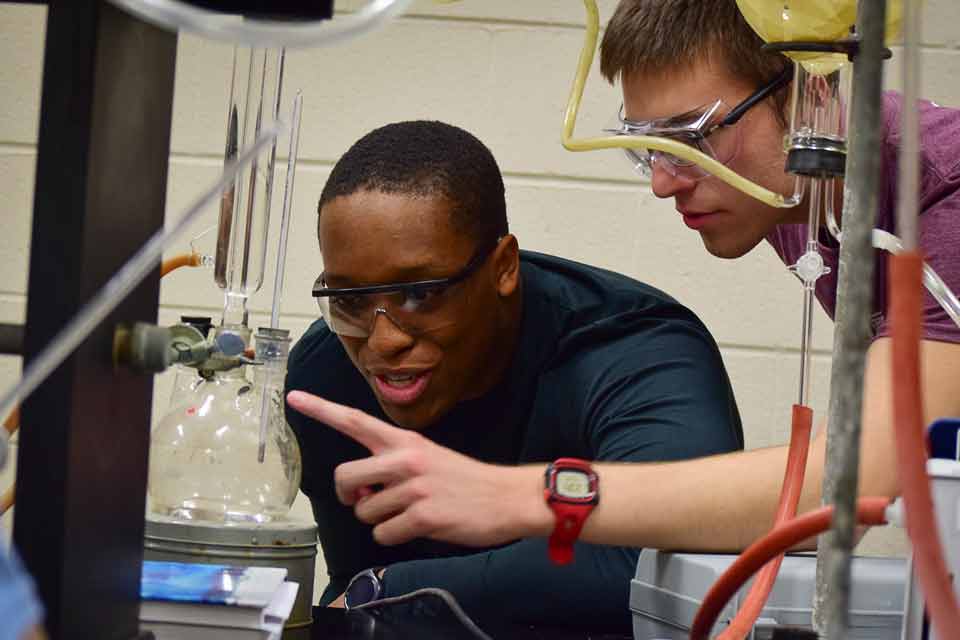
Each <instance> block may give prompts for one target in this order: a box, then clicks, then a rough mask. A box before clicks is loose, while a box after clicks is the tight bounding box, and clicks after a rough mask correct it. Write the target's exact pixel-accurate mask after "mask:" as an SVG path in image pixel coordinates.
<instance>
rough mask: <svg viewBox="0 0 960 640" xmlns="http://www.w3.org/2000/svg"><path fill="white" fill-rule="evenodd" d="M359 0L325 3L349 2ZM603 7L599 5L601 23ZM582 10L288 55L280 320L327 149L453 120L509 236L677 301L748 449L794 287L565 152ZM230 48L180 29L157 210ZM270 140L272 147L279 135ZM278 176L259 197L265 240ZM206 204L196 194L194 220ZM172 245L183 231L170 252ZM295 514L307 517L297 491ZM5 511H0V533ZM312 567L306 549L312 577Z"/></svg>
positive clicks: (522, 7) (184, 192)
mask: <svg viewBox="0 0 960 640" xmlns="http://www.w3.org/2000/svg"><path fill="white" fill-rule="evenodd" d="M344 4H345V6H344ZM359 4H360V3H359V2H357V1H351V2H348V3H340V2H338V5H337V6H338V7H341V8H342V9H343V10H347V11H349V10H350V9H353V8H355V7H357V6H358V5H359ZM615 4H616V2H615V0H601V1H600V9H601V19H602V20H603V21H604V22H605V21H606V19H607V18H608V17H609V16H610V14H611V12H612V10H613V8H614V6H615ZM956 17H957V8H956V6H955V5H954V3H953V2H951V0H929V1H928V3H927V16H926V25H927V26H926V32H925V37H924V42H925V43H926V44H925V50H924V65H925V66H924V72H923V88H924V94H925V95H926V96H927V97H930V98H933V99H935V100H937V101H939V102H941V103H942V104H946V105H954V106H956V105H958V104H960V92H958V89H957V87H958V86H960V83H958V82H957V79H958V78H960V74H958V72H957V69H958V63H960V51H958V50H957V49H958V42H960V31H957V30H956V29H955V28H953V25H954V24H955V23H956V20H955V18H956ZM582 20H583V16H582V6H581V3H580V2H576V1H575V0H567V1H565V2H557V1H555V0H528V1H525V2H513V1H511V0H485V1H482V2H481V1H474V0H465V1H463V2H460V3H457V4H452V5H446V4H438V3H434V2H431V1H428V0H418V1H417V2H415V3H414V5H413V7H412V9H411V10H410V11H409V12H408V14H407V15H405V16H403V17H401V18H400V19H398V20H396V21H394V22H393V23H391V24H390V25H389V26H387V27H386V28H384V29H383V30H381V31H379V32H376V33H373V34H371V35H369V36H367V37H364V38H362V39H360V40H356V41H353V42H349V43H346V44H343V45H339V46H336V47H330V48H323V49H315V50H296V51H292V52H289V53H288V57H287V69H288V70H287V75H286V78H285V80H284V100H283V104H284V106H285V108H289V105H290V104H291V102H292V98H293V94H294V91H296V90H297V89H300V90H302V91H303V95H304V116H303V131H302V136H301V145H300V161H299V167H298V175H297V184H296V196H295V199H294V203H293V204H294V208H293V222H292V229H291V234H290V238H291V240H290V248H289V253H288V262H287V274H286V283H285V291H284V295H283V306H282V311H283V315H282V326H284V327H287V328H289V329H291V330H292V332H293V334H294V336H295V337H298V336H299V335H301V334H302V333H303V331H304V329H305V328H306V327H307V326H308V325H309V324H310V323H311V322H312V321H313V320H314V319H315V318H316V315H317V314H316V307H315V306H314V303H313V300H312V299H311V298H310V296H309V287H310V285H311V284H312V282H313V280H314V278H315V277H316V275H317V273H318V272H319V271H320V256H319V252H318V249H317V246H316V240H315V233H314V229H315V223H316V218H315V215H316V214H315V209H316V200H317V197H318V196H319V193H320V190H321V189H322V187H323V184H324V181H325V179H326V177H327V173H328V171H329V170H330V167H331V166H332V163H333V162H335V161H336V159H337V158H338V157H339V156H340V155H341V154H342V153H343V152H344V151H345V150H346V149H347V147H348V146H349V145H350V144H351V143H352V142H353V141H354V140H356V139H357V138H358V137H360V136H361V135H363V134H364V133H366V132H367V131H369V130H370V129H372V128H374V127H376V126H379V125H381V124H385V123H387V122H391V121H397V120H404V119H413V118H431V119H439V120H444V121H447V122H450V123H453V124H456V125H459V126H461V127H464V128H466V129H468V130H470V131H472V132H473V133H475V134H476V135H477V136H479V137H480V138H481V139H482V140H483V141H484V142H485V143H486V144H487V145H488V146H489V147H490V148H491V149H492V150H493V152H494V154H495V156H496V157H497V159H498V161H499V163H500V166H501V168H502V170H503V172H504V175H505V178H506V185H507V197H508V205H509V215H510V224H511V228H512V230H513V232H514V233H515V234H516V235H517V236H518V237H519V240H520V244H521V246H523V247H526V248H530V249H536V250H540V251H546V252H550V253H556V254H559V255H563V256H566V257H569V258H573V259H576V260H581V261H585V262H588V263H593V264H596V265H600V266H603V267H607V268H611V269H615V270H618V271H621V272H623V273H626V274H628V275H631V276H634V277H636V278H639V279H641V280H644V281H646V282H649V283H651V284H653V285H655V286H657V287H660V288H662V289H664V290H666V291H667V292H669V293H671V294H672V295H674V296H675V297H677V298H678V299H680V300H681V301H682V302H684V303H685V304H687V305H689V306H690V307H691V308H692V309H694V310H695V311H696V312H697V313H698V314H699V315H700V316H701V317H702V318H703V320H704V321H705V322H706V324H707V326H708V327H709V328H710V329H711V330H712V332H713V333H714V335H715V336H716V339H717V341H718V342H719V343H720V345H721V348H722V350H723V354H724V358H725V360H726V363H727V367H728V368H729V371H730V376H731V378H732V380H733V384H734V388H735V390H736V394H737V398H738V400H739V403H740V409H741V412H742V414H743V419H744V426H745V428H746V432H747V445H748V446H749V447H751V448H755V447H765V446H771V445H775V444H780V443H783V442H785V441H786V438H787V434H788V425H789V416H790V405H791V403H792V402H793V401H794V398H795V395H796V389H797V376H798V369H799V359H798V351H797V348H798V344H799V331H800V312H801V292H800V289H799V287H798V286H797V283H796V281H795V280H794V278H793V277H792V276H791V275H790V274H788V273H787V272H786V271H785V269H784V268H783V265H782V264H781V263H780V262H779V260H778V259H777V258H776V256H774V254H773V252H772V251H771V250H770V249H769V248H767V247H766V246H761V247H759V248H758V249H757V250H756V251H754V252H753V253H752V254H750V255H749V256H748V257H746V258H743V259H741V260H737V261H721V260H718V259H715V258H712V257H711V256H709V255H708V254H707V253H706V252H705V251H704V250H703V248H702V246H701V243H700V240H699V238H698V237H697V235H696V234H695V233H692V232H691V231H689V230H688V229H686V228H684V227H683V225H682V224H681V223H680V220H679V219H678V215H677V214H676V212H675V211H674V209H673V204H672V202H670V201H668V202H663V201H658V200H657V199H656V198H654V197H653V195H652V194H651V193H650V189H649V186H648V185H646V184H644V183H642V182H640V181H638V179H637V178H636V177H635V176H634V175H633V174H632V173H631V171H630V169H629V168H628V167H627V165H626V163H625V162H623V161H622V160H621V158H620V157H619V154H618V152H614V151H606V152H591V153H585V154H572V153H568V152H566V151H564V150H563V149H562V148H561V146H560V144H559V137H560V122H561V118H562V114H563V110H564V106H565V102H566V98H567V95H568V92H569V89H570V83H571V80H572V77H573V71H574V65H575V63H576V60H577V56H578V54H579V51H580V45H581V41H582V37H583V30H582ZM44 24H45V9H44V8H42V7H36V6H24V5H11V4H2V5H0V61H2V63H0V191H2V192H3V193H4V206H3V208H2V212H0V216H2V222H3V224H2V228H3V233H0V265H2V267H0V272H2V273H3V276H4V277H3V278H2V280H0V322H22V321H23V319H24V314H25V303H26V296H25V293H26V284H27V264H28V255H29V251H30V250H31V247H29V243H30V219H31V215H32V199H33V198H32V195H33V175H34V166H35V162H36V153H35V144H36V139H37V123H38V113H39V100H40V80H41V72H42V56H43V40H44ZM231 60H232V47H231V46H229V45H225V44H221V43H215V42H210V41H204V40H201V39H199V38H197V37H194V36H190V35H183V36H182V37H181V38H180V43H179V50H178V60H177V80H176V93H175V99H174V118H173V135H172V143H171V161H170V177H169V185H168V197H167V215H168V219H169V220H172V219H174V218H175V217H176V216H178V215H179V214H180V212H181V211H182V210H183V207H184V206H185V205H186V203H187V202H188V201H189V200H190V199H191V197H193V196H194V195H195V194H196V193H198V192H199V190H200V189H201V188H202V187H203V186H204V185H205V184H207V183H209V182H210V181H211V180H212V179H214V177H215V176H216V175H217V173H218V170H219V166H220V164H221V157H222V155H221V154H222V149H223V145H224V137H225V125H226V94H227V88H228V83H229V73H230V64H231ZM888 71H889V72H890V73H888V79H887V82H888V85H891V86H896V83H898V82H899V77H898V59H897V58H896V57H895V58H894V60H893V61H892V62H891V63H890V65H889V67H888ZM586 94H587V95H586V96H585V98H584V101H583V106H582V113H581V120H580V125H579V128H578V133H579V134H580V135H592V134H595V133H597V132H598V131H599V129H600V128H601V127H603V126H604V125H606V124H607V123H608V121H609V119H610V118H611V116H612V115H613V114H614V112H615V110H616V108H617V107H618V106H619V98H618V91H617V89H616V88H614V87H610V86H609V85H607V84H606V83H605V82H604V81H603V80H602V78H601V77H600V75H599V73H597V72H594V73H593V75H592V76H591V78H590V81H589V83H588V85H587V91H586ZM280 148H281V149H283V150H285V149H286V141H285V140H283V141H281V144H280ZM282 155H283V154H282ZM277 167H278V169H277V184H278V185H282V184H283V177H284V167H285V158H281V159H280V160H279V161H278V163H277ZM281 191H282V189H280V188H278V189H276V193H275V200H274V202H275V204H274V212H275V214H274V225H273V227H274V229H273V234H274V235H273V236H272V238H274V239H276V237H277V236H276V227H277V221H278V218H279V214H278V213H277V212H278V211H279V204H280V195H281ZM134 214H135V212H131V215H134ZM215 220H216V211H215V210H214V208H211V209H210V210H209V211H208V212H207V213H206V214H205V216H204V219H203V220H202V221H201V222H200V223H199V224H198V225H197V226H196V228H195V230H194V234H199V233H200V232H201V231H203V230H204V229H205V228H207V227H209V226H211V225H212V224H214V223H215ZM104 241H105V242H108V241H109V239H107V238H105V239H104ZM271 244H272V245H275V242H273V241H271ZM198 246H199V247H200V248H201V249H204V250H206V251H211V250H212V238H211V237H210V236H206V237H205V238H204V239H202V240H200V241H199V242H198ZM186 247H187V244H186V242H184V243H182V245H181V246H180V247H178V249H180V250H184V249H186ZM34 249H35V250H39V251H42V250H43V248H42V247H35V248H34ZM274 251H275V248H274ZM269 264H271V265H272V264H273V263H272V258H271V259H270V263H269ZM272 273H273V271H272V266H271V268H270V269H269V270H268V275H267V283H266V284H265V285H264V287H263V290H262V291H261V293H260V294H259V295H258V296H257V297H255V298H254V299H253V300H252V302H251V304H252V309H253V315H252V318H251V324H252V325H254V326H258V325H261V324H265V322H266V320H267V319H268V314H269V308H270V301H271V299H272V286H271V284H272ZM221 305H222V296H221V294H220V292H219V290H218V289H217V288H216V287H215V285H214V284H213V280H212V277H211V273H210V272H209V271H204V270H201V269H195V270H181V271H179V272H177V273H175V274H173V275H171V276H170V277H168V278H166V279H165V280H164V281H163V286H162V289H161V309H160V321H161V323H165V324H169V323H173V322H175V321H176V320H177V319H178V317H179V316H180V315H183V314H206V315H213V316H217V315H218V313H219V311H220V309H221ZM814 344H815V349H816V353H815V356H814V370H813V405H814V408H815V410H816V412H817V416H818V418H823V416H824V415H825V412H826V409H827V397H828V391H829V389H828V387H829V372H830V349H831V345H832V327H831V323H830V322H829V320H827V319H826V317H825V316H823V314H821V313H818V314H817V318H816V324H815V339H814ZM19 371H20V361H19V359H18V358H13V357H8V356H5V357H0V387H2V388H6V387H7V386H8V385H9V384H12V383H13V382H14V381H15V380H16V378H17V376H18V374H19ZM171 382H172V379H171V376H170V375H168V374H165V375H161V376H158V377H157V379H156V384H155V395H154V398H155V400H154V406H153V415H154V419H155V420H156V419H157V418H158V417H159V415H161V413H162V412H163V410H164V408H165V407H166V405H167V402H168V399H169V394H170V388H171ZM24 428H27V429H42V428H43V425H24ZM14 452H16V447H15V446H14ZM13 468H14V465H13V464H10V465H8V466H7V468H6V469H5V470H4V471H3V473H2V474H0V489H2V488H3V487H6V486H7V485H8V484H9V483H10V482H11V481H12V478H13V475H14V473H13ZM295 513H296V515H297V516H298V517H302V518H308V517H310V511H309V506H308V505H307V502H306V500H305V499H303V497H302V496H301V497H300V499H299V500H298V502H297V505H296V509H295ZM11 517H12V516H11V514H8V515H7V516H5V517H4V518H3V519H2V520H0V524H2V526H3V527H4V529H6V530H9V527H10V523H11ZM902 549H903V543H902V539H901V536H900V535H898V534H897V533H896V532H887V531H883V532H881V531H875V532H872V533H871V534H869V535H868V537H867V540H866V541H865V542H864V543H863V544H862V545H861V550H863V551H865V552H870V553H900V552H902ZM323 583H325V568H324V565H323V562H322V559H321V560H320V562H319V566H318V585H322V584H323Z"/></svg>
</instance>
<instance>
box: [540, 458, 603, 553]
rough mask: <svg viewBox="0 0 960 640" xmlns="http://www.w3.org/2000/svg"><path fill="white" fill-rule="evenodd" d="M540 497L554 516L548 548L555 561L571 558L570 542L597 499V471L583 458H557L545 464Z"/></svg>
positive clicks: (578, 533) (598, 497)
mask: <svg viewBox="0 0 960 640" xmlns="http://www.w3.org/2000/svg"><path fill="white" fill-rule="evenodd" d="M544 480H545V482H544V489H543V497H544V498H545V499H546V501H547V505H548V506H549V507H550V509H551V510H552V511H553V515H554V516H555V517H556V523H555V524H554V527H553V533H552V534H551V535H550V543H549V546H548V552H549V554H550V560H551V561H553V563H554V564H568V563H569V562H570V561H571V560H573V543H574V542H576V540H577V537H578V536H579V535H580V529H582V528H583V523H584V522H585V521H586V519H587V516H589V515H590V512H591V511H593V507H594V506H595V505H596V504H597V503H598V502H599V501H600V493H599V491H598V480H597V474H596V473H594V471H593V467H591V466H590V463H589V462H587V461H586V460H578V459H577V458H559V459H558V460H555V461H554V462H553V463H552V464H550V466H548V467H547V472H546V474H545V478H544Z"/></svg>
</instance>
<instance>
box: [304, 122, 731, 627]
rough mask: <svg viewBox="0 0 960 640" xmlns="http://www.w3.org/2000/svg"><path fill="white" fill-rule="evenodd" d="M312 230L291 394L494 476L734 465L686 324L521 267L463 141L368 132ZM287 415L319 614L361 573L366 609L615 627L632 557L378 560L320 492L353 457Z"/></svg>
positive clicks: (686, 317) (442, 551) (471, 146)
mask: <svg viewBox="0 0 960 640" xmlns="http://www.w3.org/2000/svg"><path fill="white" fill-rule="evenodd" d="M319 214H320V215H319V223H318V234H319V237H320V245H321V252H322V254H323V258H324V271H323V273H322V274H321V276H320V277H319V278H318V279H317V282H316V284H315V285H314V295H315V296H316V297H317V298H318V300H319V301H320V303H321V310H322V312H323V316H324V318H323V319H321V320H318V321H317V322H315V323H314V324H313V326H312V327H310V329H309V330H308V331H307V333H306V334H305V335H304V336H303V338H301V340H300V341H299V342H298V344H297V345H296V347H295V348H294V350H293V353H292V354H291V357H290V362H289V374H288V377H287V390H288V391H291V390H300V391H306V392H309V393H311V394H315V395H318V396H322V397H324V398H326V399H328V400H332V401H334V402H338V403H341V404H344V405H348V406H351V407H354V408H356V409H359V410H361V411H363V412H365V413H368V414H370V415H372V416H375V417H377V418H380V419H381V420H384V421H387V422H391V423H393V424H396V425H398V426H401V427H404V428H406V429H410V430H413V431H417V432H419V433H421V434H422V435H423V436H425V437H427V438H429V439H431V440H432V441H434V442H436V443H437V444H440V445H443V446H445V447H447V448H449V449H453V450H455V451H458V452H461V453H464V454H466V455H469V456H471V457H472V458H476V459H479V460H481V461H484V462H489V463H494V464H501V465H516V464H520V463H530V462H544V463H546V462H549V461H552V460H555V459H557V458H560V457H574V458H582V459H586V460H595V461H622V462H650V461H661V460H678V459H683V458H692V457H699V456H707V455H712V454H716V453H721V452H726V451H731V450H734V449H740V448H742V447H743V434H742V429H741V425H740V419H739V415H738V413H737V408H736V403H735V401H734V398H733V393H732V391H731V389H730V384H729V381H728V379H727V375H726V372H725V370H724V366H723V362H722V360H721V357H720V353H719V350H718V349H717V346H716V344H715V342H714V340H713V338H712V337H711V336H710V334H709V332H708V331H707V330H706V328H705V327H704V326H703V324H702V323H701V322H700V321H699V319H697V317H696V316H695V315H694V314H693V313H692V312H690V311H689V310H688V309H686V308H685V307H683V306H682V305H680V304H679V303H678V302H676V301H675V300H673V299H672V298H670V297H669V296H667V295H666V294H664V293H662V292H660V291H658V290H656V289H654V288H652V287H649V286H647V285H645V284H642V283H640V282H637V281H635V280H632V279H630V278H627V277H625V276H622V275H620V274H616V273H612V272H610V271H605V270H602V269H598V268H595V267H590V266H587V265H583V264H579V263H576V262H572V261H569V260H564V259H562V258H557V257H552V256H547V255H543V254H539V253H533V252H527V251H520V250H519V248H518V246H517V241H516V238H514V237H513V236H512V235H510V234H509V232H508V229H507V221H506V205H505V203H504V190H503V182H502V178H501V176H500V172H499V169H498V168H497V165H496V162H495V161H494V159H493V157H492V155H491V154H490V152H489V151H488V150H487V149H486V147H484V146H483V145H482V143H480V142H479V141H478V140H477V139H476V138H474V137H473V136H471V135H470V134H468V133H467V132H465V131H463V130H461V129H458V128H456V127H452V126H449V125H445V124H442V123H438V122H406V123H398V124H394V125H388V126H386V127H382V128H381V129H377V130H375V131H373V132H372V133H370V134H368V135H367V136H365V137H364V138H362V139H361V140H360V141H358V142H357V143H356V144H355V145H354V146H353V147H352V148H351V149H350V150H349V151H348V152H347V153H346V154H345V155H344V156H343V158H341V159H340V161H339V162H338V163H337V165H336V166H335V167H334V169H333V171H332V172H331V175H330V178H329V180H328V182H327V184H326V186H325V188H324V191H323V194H322V195H321V198H320V206H319ZM287 415H288V419H289V421H290V424H291V426H292V427H293V429H294V431H295V432H296V434H297V437H298V440H299V442H300V447H301V450H302V453H303V480H302V485H301V486H302V489H303V491H304V493H305V494H306V495H307V496H308V497H309V498H310V501H311V505H312V507H313V511H314V515H315V517H316V520H317V524H318V527H319V532H320V541H321V545H322V547H323V552H324V556H325V558H326V562H327V568H328V572H329V575H330V584H329V586H328V587H327V589H326V591H325V592H324V594H323V596H322V598H321V603H323V604H330V603H335V602H336V601H337V599H338V597H339V596H341V594H342V593H343V592H344V589H345V588H346V587H347V584H348V582H349V580H350V579H351V577H352V576H354V575H355V574H357V573H358V572H360V571H362V570H365V569H368V568H376V569H377V571H378V572H380V569H381V568H384V569H383V571H382V576H383V587H384V590H385V591H384V594H383V595H386V596H394V595H398V594H402V593H406V592H409V591H412V590H415V589H418V588H423V587H440V588H443V589H446V590H448V591H450V592H451V593H452V594H453V595H454V596H455V597H456V598H457V599H458V601H459V602H460V603H461V605H462V606H463V607H464V608H465V610H466V611H467V612H468V613H469V614H471V615H472V616H474V617H476V618H478V619H479V620H480V621H481V622H482V621H484V620H489V621H495V622H499V621H511V622H523V623H539V624H562V625H580V626H586V627H591V628H594V629H602V628H612V629H623V630H626V629H629V626H630V615H629V609H628V606H627V605H628V594H629V584H630V578H631V577H632V576H633V572H634V567H635V565H636V560H637V555H638V550H636V549H627V548H621V547H605V546H593V545H586V544H577V546H576V553H575V557H574V561H573V563H572V564H570V565H565V566H558V565H555V564H552V563H551V562H550V560H549V559H548V555H547V549H546V542H545V541H543V540H534V539H530V540H519V541H516V542H514V543H512V544H508V545H506V546H502V547H498V548H494V549H486V550H477V549H475V548H467V547H460V546H455V545H449V544H444V543H439V542H433V541H430V540H425V539H417V540H414V541H412V542H409V543H406V544H403V545H397V546H383V545H380V544H378V543H377V541H376V540H375V539H374V534H373V532H372V530H371V529H372V528H371V526H370V525H369V524H366V523H364V522H362V521H361V520H358V519H357V518H356V517H355V516H354V513H353V511H352V509H351V508H350V507H349V506H345V505H344V504H342V503H341V500H340V499H338V496H337V494H336V491H335V485H334V469H335V468H336V467H337V466H338V465H340V464H342V463H344V462H348V461H351V460H357V459H361V458H364V457H366V456H367V455H368V452H367V450H366V449H364V448H363V447H362V446H360V445H359V444H357V443H355V442H354V441H353V440H351V439H349V438H347V437H346V436H344V435H342V434H340V433H339V432H337V431H335V430H333V429H330V428H328V427H326V426H325V425H323V424H320V423H318V422H316V421H314V420H312V419H310V418H308V417H307V416H305V415H303V414H301V413H298V412H297V411H293V410H289V409H288V412H287ZM413 463H415V461H414V462H411V464H413ZM384 484H385V486H386V488H389V487H390V483H389V482H386V483H384ZM379 488H380V487H377V488H375V489H379ZM371 491H372V490H371ZM601 495H602V493H601ZM362 497H363V496H359V498H361V499H362ZM601 499H602V498H601ZM348 502H351V503H352V502H354V500H350V501H348ZM358 513H360V512H359V511H358Z"/></svg>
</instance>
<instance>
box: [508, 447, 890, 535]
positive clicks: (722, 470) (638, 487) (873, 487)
mask: <svg viewBox="0 0 960 640" xmlns="http://www.w3.org/2000/svg"><path fill="white" fill-rule="evenodd" d="M825 449H826V434H821V435H820V436H818V437H817V438H815V439H814V440H813V441H812V442H811V444H810V452H809V455H808V457H807V466H806V473H805V478H804V483H803V491H802V493H801V496H800V502H799V504H798V509H797V511H798V513H803V512H805V511H809V510H811V509H814V508H816V507H818V506H819V505H820V496H821V492H820V489H821V484H822V482H823V469H824V457H825ZM786 461H787V447H785V446H781V447H773V448H769V449H754V450H751V451H743V452H737V453H730V454H725V455H719V456H711V457H707V458H699V459H695V460H685V461H681V462H671V463H662V464H657V463H653V464H617V463H596V464H595V465H594V468H595V469H596V470H597V473H598V475H599V477H600V503H599V504H598V505H597V507H596V508H595V509H594V510H593V513H592V514H591V515H590V517H589V518H588V519H587V522H586V524H585V525H584V528H583V531H582V533H581V536H580V539H581V540H584V541H586V542H592V543H596V544H614V545H632V546H639V547H651V548H657V549H674V550H686V551H738V550H742V549H743V548H745V547H746V546H748V545H749V544H751V543H752V542H753V541H755V540H756V539H757V538H759V537H760V536H762V535H763V534H765V533H766V532H767V531H769V530H770V527H771V526H772V525H773V520H774V515H775V512H776V508H777V503H778V500H779V496H780V489H781V487H782V485H783V476H784V470H785V467H786ZM895 462H896V461H895V451H894V449H893V447H892V445H891V444H890V443H889V442H888V441H887V439H886V438H885V434H882V433H876V430H871V432H870V435H869V436H867V434H866V433H865V437H864V438H863V443H862V448H861V461H860V494H861V495H881V496H893V495H896V493H897V485H896V481H895V474H894V473H892V472H891V470H892V469H894V467H895ZM519 472H520V473H522V474H523V477H522V479H517V480H516V481H515V482H517V486H524V487H526V490H525V491H524V496H525V497H522V498H521V497H520V492H517V496H518V497H517V498H516V501H517V502H518V503H519V502H523V503H525V504H526V507H525V508H523V507H520V506H519V504H518V505H509V506H506V505H505V507H504V508H505V510H507V511H508V512H511V511H512V512H514V513H523V514H525V515H523V516H522V517H520V516H518V522H522V523H523V524H522V529H520V531H519V535H524V536H533V535H538V536H548V535H550V532H551V531H552V530H553V514H552V512H551V511H550V509H549V508H547V506H546V504H545V502H544V500H543V497H542V486H543V467H542V466H529V467H522V468H521V469H520V470H519ZM538 488H539V493H538Z"/></svg>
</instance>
